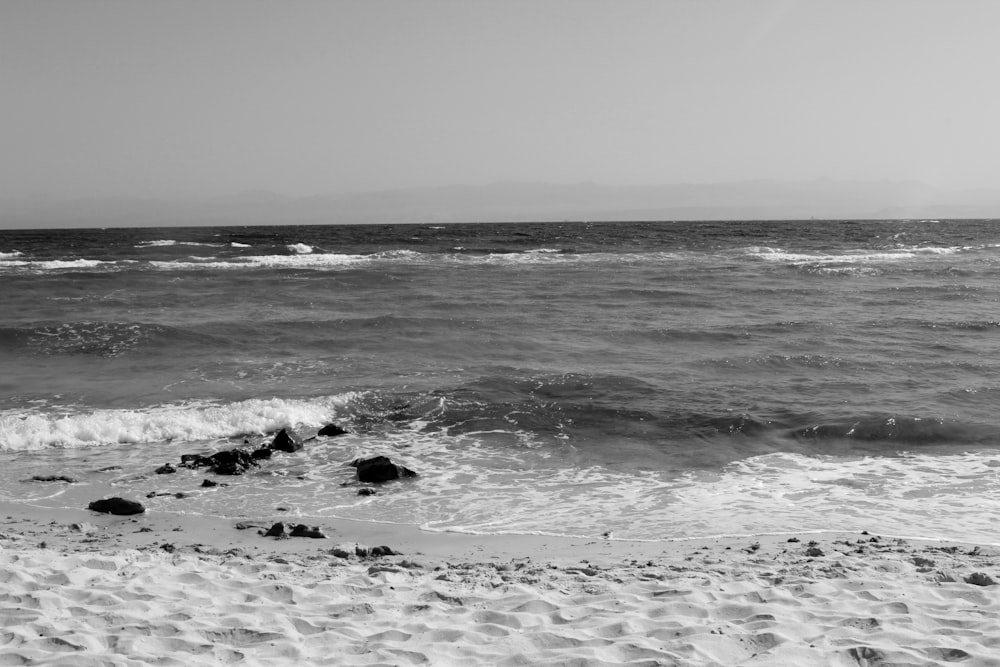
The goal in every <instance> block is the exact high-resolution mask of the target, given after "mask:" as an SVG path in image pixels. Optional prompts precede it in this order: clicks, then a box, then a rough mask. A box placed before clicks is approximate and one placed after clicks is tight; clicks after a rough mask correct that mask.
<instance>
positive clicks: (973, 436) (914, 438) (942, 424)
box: [793, 415, 996, 445]
mask: <svg viewBox="0 0 1000 667" xmlns="http://www.w3.org/2000/svg"><path fill="white" fill-rule="evenodd" d="M793 435H794V436H795V437H797V438H800V439H804V440H813V441H825V440H860V441H867V442H893V443H902V444H906V445H921V444H964V445H970V444H978V443H984V442H991V441H993V440H995V439H996V427H995V426H992V425H987V424H967V423H962V422H954V421H946V420H944V419H940V418H924V417H912V416H896V415H879V416H870V417H862V418H859V419H844V420H840V419H838V420H830V421H822V422H820V423H815V424H811V425H809V426H805V427H801V428H797V429H795V430H794V431H793Z"/></svg>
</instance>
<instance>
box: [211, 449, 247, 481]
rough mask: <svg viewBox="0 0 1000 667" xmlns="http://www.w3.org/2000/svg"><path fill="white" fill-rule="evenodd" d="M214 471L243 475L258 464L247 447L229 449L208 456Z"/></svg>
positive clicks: (219, 473) (220, 473)
mask: <svg viewBox="0 0 1000 667" xmlns="http://www.w3.org/2000/svg"><path fill="white" fill-rule="evenodd" d="M208 460H209V461H210V462H211V470H212V472H214V473H216V474H218V475H242V474H243V473H245V472H246V471H247V470H249V469H250V468H253V467H255V466H256V465H257V461H256V459H254V458H253V457H252V456H251V455H250V452H248V451H247V450H245V449H229V450H226V451H224V452H217V453H215V454H212V455H211V456H210V457H208Z"/></svg>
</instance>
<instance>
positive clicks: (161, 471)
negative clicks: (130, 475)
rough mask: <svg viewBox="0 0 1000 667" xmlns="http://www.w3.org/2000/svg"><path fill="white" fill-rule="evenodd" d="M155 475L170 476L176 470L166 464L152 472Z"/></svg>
mask: <svg viewBox="0 0 1000 667" xmlns="http://www.w3.org/2000/svg"><path fill="white" fill-rule="evenodd" d="M154 472H155V473H156V474H157V475H172V474H174V473H175V472H177V468H175V467H173V466H172V465H170V464H169V463H166V464H164V465H162V466H160V467H159V468H157V469H156V470H155V471H154Z"/></svg>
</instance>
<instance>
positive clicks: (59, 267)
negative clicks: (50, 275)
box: [3, 259, 117, 271]
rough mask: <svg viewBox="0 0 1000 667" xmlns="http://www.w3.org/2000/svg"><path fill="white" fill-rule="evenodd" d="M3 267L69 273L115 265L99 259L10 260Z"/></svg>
mask: <svg viewBox="0 0 1000 667" xmlns="http://www.w3.org/2000/svg"><path fill="white" fill-rule="evenodd" d="M3 266H4V267H16V268H19V269H27V270H29V271H69V270H74V269H96V268H114V267H115V266H117V263H116V262H106V261H103V260H99V259H52V260H45V261H24V260H10V261H5V262H4V263H3Z"/></svg>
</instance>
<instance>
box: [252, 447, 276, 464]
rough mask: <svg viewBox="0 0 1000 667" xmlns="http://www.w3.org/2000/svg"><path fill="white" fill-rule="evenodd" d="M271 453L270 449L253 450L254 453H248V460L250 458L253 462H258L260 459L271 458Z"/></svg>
mask: <svg viewBox="0 0 1000 667" xmlns="http://www.w3.org/2000/svg"><path fill="white" fill-rule="evenodd" d="M273 453H274V452H272V451H271V448H270V447H261V448H260V449H255V450H254V451H252V452H250V458H252V459H253V460H254V461H260V460H261V459H269V458H271V454H273Z"/></svg>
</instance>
